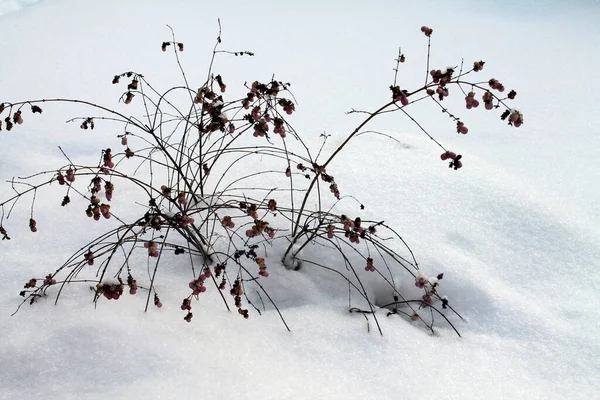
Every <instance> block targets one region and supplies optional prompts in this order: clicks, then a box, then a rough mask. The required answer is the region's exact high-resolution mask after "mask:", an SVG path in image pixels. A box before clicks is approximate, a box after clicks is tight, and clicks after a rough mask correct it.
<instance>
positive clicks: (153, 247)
mask: <svg viewBox="0 0 600 400" xmlns="http://www.w3.org/2000/svg"><path fill="white" fill-rule="evenodd" d="M144 247H145V248H147V249H148V255H149V256H150V257H158V256H159V255H160V252H159V251H158V243H156V242H154V241H152V240H149V241H147V242H144Z"/></svg>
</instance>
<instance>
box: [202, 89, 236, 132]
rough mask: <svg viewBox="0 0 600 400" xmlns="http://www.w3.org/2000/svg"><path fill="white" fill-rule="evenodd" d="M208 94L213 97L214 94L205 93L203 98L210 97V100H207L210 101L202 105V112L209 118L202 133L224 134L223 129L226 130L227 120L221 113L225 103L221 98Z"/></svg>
mask: <svg viewBox="0 0 600 400" xmlns="http://www.w3.org/2000/svg"><path fill="white" fill-rule="evenodd" d="M208 93H210V94H213V95H214V92H212V91H210V92H207V94H205V97H206V98H207V99H209V97H211V98H212V99H209V100H211V101H210V102H208V101H204V102H203V103H202V111H203V112H204V113H206V114H208V116H209V117H210V118H208V122H207V123H206V124H205V126H204V127H203V128H202V132H204V133H210V132H216V131H221V132H225V129H226V128H227V124H228V122H229V119H228V118H227V115H226V114H225V112H224V111H223V107H224V106H225V103H224V102H223V97H221V96H216V97H215V96H209V95H208Z"/></svg>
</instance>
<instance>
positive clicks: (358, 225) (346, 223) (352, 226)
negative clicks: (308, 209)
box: [327, 215, 375, 244]
mask: <svg viewBox="0 0 600 400" xmlns="http://www.w3.org/2000/svg"><path fill="white" fill-rule="evenodd" d="M340 223H341V224H342V225H343V226H342V229H343V230H344V231H345V233H344V236H345V237H347V238H348V239H349V240H350V242H352V243H356V244H358V243H360V239H364V238H366V237H367V232H372V233H374V232H375V227H369V229H368V231H367V230H366V229H364V228H363V227H362V220H361V219H360V217H356V218H355V219H354V220H351V219H350V218H348V217H347V216H345V215H341V216H340ZM327 229H328V234H327V235H328V237H329V235H330V232H331V234H332V233H333V229H331V228H329V226H328V228H327ZM332 237H333V236H332Z"/></svg>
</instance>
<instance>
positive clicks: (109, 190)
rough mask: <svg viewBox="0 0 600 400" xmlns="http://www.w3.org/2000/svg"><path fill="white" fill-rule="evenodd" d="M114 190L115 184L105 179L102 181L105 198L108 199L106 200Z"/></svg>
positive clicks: (110, 198)
mask: <svg viewBox="0 0 600 400" xmlns="http://www.w3.org/2000/svg"><path fill="white" fill-rule="evenodd" d="M114 190H115V185H113V184H112V182H108V181H107V182H105V183H104V195H105V197H106V200H108V201H111V200H112V196H113V192H114Z"/></svg>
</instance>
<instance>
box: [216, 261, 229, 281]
mask: <svg viewBox="0 0 600 400" xmlns="http://www.w3.org/2000/svg"><path fill="white" fill-rule="evenodd" d="M225 267H226V265H225V264H222V263H219V264H217V265H215V278H218V277H219V276H221V274H222V273H223V271H225Z"/></svg>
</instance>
